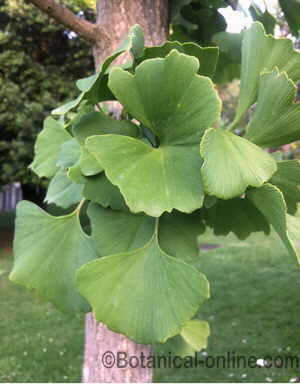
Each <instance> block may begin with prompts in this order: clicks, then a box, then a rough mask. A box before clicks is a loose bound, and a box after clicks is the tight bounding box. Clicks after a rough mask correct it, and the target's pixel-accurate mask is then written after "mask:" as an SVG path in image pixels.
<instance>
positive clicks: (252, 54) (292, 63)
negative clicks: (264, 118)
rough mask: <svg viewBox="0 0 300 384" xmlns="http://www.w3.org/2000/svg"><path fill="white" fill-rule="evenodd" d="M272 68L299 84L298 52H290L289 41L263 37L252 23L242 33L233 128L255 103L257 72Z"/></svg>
mask: <svg viewBox="0 0 300 384" xmlns="http://www.w3.org/2000/svg"><path fill="white" fill-rule="evenodd" d="M274 67H278V68H279V70H280V71H286V72H287V74H288V76H289V77H290V78H291V79H292V80H293V81H297V80H300V52H298V51H295V50H294V48H293V43H292V41H291V40H289V39H284V38H280V39H275V38H274V37H273V36H271V35H266V34H265V30H264V27H263V25H262V24H261V23H259V22H254V23H253V24H252V26H251V28H249V29H248V30H246V31H244V32H243V43H242V70H241V92H240V100H239V105H238V108H237V112H236V116H235V119H234V122H233V126H235V125H236V124H237V123H238V122H239V121H240V119H241V118H242V117H243V115H244V114H245V112H246V111H247V110H248V108H249V107H250V106H251V105H252V104H253V103H254V102H255V101H256V98H257V90H258V85H259V79H260V74H261V72H263V71H271V70H273V68H274ZM272 110H273V108H272Z"/></svg>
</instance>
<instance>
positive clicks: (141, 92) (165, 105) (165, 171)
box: [87, 50, 220, 216]
mask: <svg viewBox="0 0 300 384" xmlns="http://www.w3.org/2000/svg"><path fill="white" fill-rule="evenodd" d="M198 66H199V63H198V60H197V59H196V58H193V57H190V56H186V55H184V54H180V53H178V52H177V51H175V50H173V51H172V52H171V53H170V54H168V55H167V56H166V58H164V59H151V60H147V61H144V62H143V63H142V64H140V65H139V66H138V67H137V68H136V73H135V75H132V74H130V73H128V72H125V71H123V70H121V69H118V68H116V69H114V70H112V72H111V75H110V81H109V85H110V87H111V89H112V91H113V92H114V94H115V95H116V96H117V98H118V100H119V101H120V102H121V103H122V104H123V105H124V107H125V109H126V111H127V112H129V113H130V114H131V115H132V116H134V117H135V118H136V119H138V120H139V121H140V122H141V123H142V124H143V125H145V126H146V127H148V128H149V129H150V130H152V132H153V133H154V134H155V135H157V137H158V138H159V140H160V146H159V148H153V147H151V146H149V145H147V144H146V143H144V142H143V141H140V140H137V139H133V138H129V137H122V136H119V135H103V136H98V137H91V138H89V139H88V140H87V148H88V150H89V151H90V152H91V153H92V154H93V155H94V156H95V157H96V159H97V160H98V161H99V163H100V164H101V165H102V166H103V168H104V169H105V173H106V175H107V177H108V179H109V180H110V181H111V182H112V183H113V184H115V185H117V186H118V187H119V189H120V191H121V193H122V195H123V196H124V198H125V201H126V204H127V205H128V206H129V208H130V209H131V210H132V211H133V212H145V213H147V214H148V215H150V216H160V215H161V214H162V213H163V212H164V211H168V212H170V211H171V210H172V209H174V208H175V209H178V210H179V211H182V212H192V211H194V210H195V209H197V208H199V207H200V206H201V205H202V201H203V196H204V195H203V190H202V185H201V178H200V177H199V175H200V167H201V159H200V156H199V153H198V150H197V144H198V143H199V140H200V137H201V135H202V134H203V132H204V130H205V129H206V128H208V127H209V126H210V125H211V124H212V123H213V122H214V121H215V120H216V119H217V118H218V116H219V112H220V101H219V99H218V97H217V95H216V93H215V91H214V89H213V87H212V83H211V81H210V80H209V79H208V78H206V77H202V76H199V75H197V74H196V73H197V70H198ZM162 84H163V87H162Z"/></svg>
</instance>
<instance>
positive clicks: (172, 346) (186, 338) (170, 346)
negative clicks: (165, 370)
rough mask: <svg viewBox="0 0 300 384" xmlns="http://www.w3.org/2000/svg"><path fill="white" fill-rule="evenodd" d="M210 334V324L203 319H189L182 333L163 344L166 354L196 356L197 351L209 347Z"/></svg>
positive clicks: (183, 356)
mask: <svg viewBox="0 0 300 384" xmlns="http://www.w3.org/2000/svg"><path fill="white" fill-rule="evenodd" d="M209 335H210V329H209V324H208V323H207V322H206V321H201V320H197V319H194V320H189V321H187V322H186V324H185V325H184V327H183V328H182V330H181V333H180V335H177V336H175V337H173V338H171V339H169V340H168V341H167V342H166V344H165V345H164V346H163V350H164V352H165V353H164V355H167V353H166V352H167V351H168V353H170V352H171V353H172V355H174V356H181V357H182V358H185V357H186V356H192V357H194V355H195V353H196V352H200V351H201V350H202V349H204V348H207V339H208V336H209Z"/></svg>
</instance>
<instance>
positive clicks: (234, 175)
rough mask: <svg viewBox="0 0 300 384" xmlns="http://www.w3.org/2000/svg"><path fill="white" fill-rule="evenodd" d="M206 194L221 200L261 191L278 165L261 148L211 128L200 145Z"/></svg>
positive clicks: (228, 133) (229, 133)
mask: <svg viewBox="0 0 300 384" xmlns="http://www.w3.org/2000/svg"><path fill="white" fill-rule="evenodd" d="M200 154H201V156H202V157H203V165H202V168H201V174H202V179H203V185H204V188H205V191H206V193H208V194H209V195H214V196H217V197H219V198H221V199H230V198H232V197H236V196H239V195H241V194H243V193H244V192H245V190H246V188H247V187H249V186H253V187H260V186H261V185H263V183H264V182H266V181H268V180H269V179H270V177H271V176H272V174H273V173H274V172H275V171H276V169H277V166H276V161H275V160H274V159H273V158H272V157H271V156H270V155H269V154H268V153H267V152H265V151H263V150H262V149H261V148H259V147H257V146H256V145H254V144H253V143H251V142H250V141H248V140H245V139H244V138H242V137H240V136H237V135H235V134H233V133H231V132H228V131H225V130H222V129H214V128H210V129H208V130H207V131H206V133H205V134H204V136H203V138H202V141H201V144H200Z"/></svg>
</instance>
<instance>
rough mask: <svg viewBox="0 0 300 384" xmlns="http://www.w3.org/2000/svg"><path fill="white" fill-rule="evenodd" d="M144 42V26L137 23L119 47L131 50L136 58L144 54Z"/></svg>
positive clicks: (123, 49)
mask: <svg viewBox="0 0 300 384" xmlns="http://www.w3.org/2000/svg"><path fill="white" fill-rule="evenodd" d="M144 44H145V40H144V32H143V28H142V27H141V26H140V25H138V24H136V25H134V26H132V27H131V28H130V31H129V33H128V36H127V38H126V39H125V40H124V41H123V43H122V44H121V46H120V47H119V50H120V51H126V50H129V51H130V53H131V54H132V56H133V57H134V58H138V57H140V56H141V55H142V54H143V51H144Z"/></svg>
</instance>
